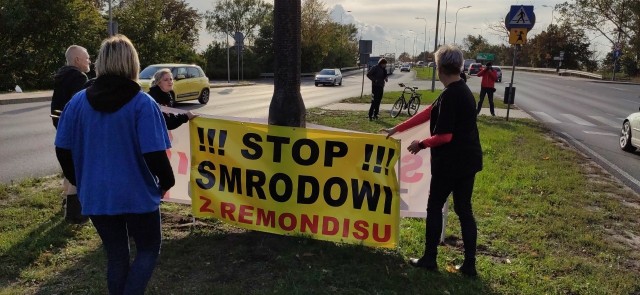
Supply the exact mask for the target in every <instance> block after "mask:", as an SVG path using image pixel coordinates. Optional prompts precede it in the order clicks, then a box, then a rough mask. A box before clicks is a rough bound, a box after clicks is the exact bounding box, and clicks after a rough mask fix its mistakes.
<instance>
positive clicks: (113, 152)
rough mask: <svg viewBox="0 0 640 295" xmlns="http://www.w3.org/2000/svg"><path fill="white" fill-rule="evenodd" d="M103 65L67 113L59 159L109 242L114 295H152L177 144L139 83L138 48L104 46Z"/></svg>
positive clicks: (111, 41)
mask: <svg viewBox="0 0 640 295" xmlns="http://www.w3.org/2000/svg"><path fill="white" fill-rule="evenodd" d="M95 66H96V73H97V79H96V81H95V83H94V84H93V85H92V86H90V87H89V88H87V89H86V90H82V91H80V92H78V93H77V94H76V95H74V96H73V98H72V99H71V101H70V102H69V103H68V104H67V105H66V107H65V108H64V110H63V111H62V115H61V116H60V121H59V124H58V132H57V134H56V139H55V146H56V156H57V157H58V161H59V162H60V166H62V171H63V173H64V175H65V177H67V179H69V182H71V183H72V184H74V185H76V186H77V187H78V195H79V197H80V203H81V204H82V214H83V215H88V216H89V218H90V219H91V221H92V223H93V226H94V227H95V229H96V231H97V232H98V235H100V238H101V239H102V244H103V247H104V249H105V252H106V254H107V260H108V263H107V286H108V289H109V294H144V291H145V289H146V286H147V283H148V282H149V279H150V278H151V275H152V273H153V270H154V268H155V266H156V261H157V259H158V256H159V253H160V245H161V241H162V234H161V227H160V210H159V208H160V199H161V198H162V196H163V195H164V193H165V192H166V191H167V190H169V189H170V188H171V187H172V186H173V185H174V183H175V179H174V176H173V170H172V168H171V164H170V163H169V158H168V157H167V154H166V150H167V149H169V148H170V147H171V142H170V141H169V135H168V132H167V127H166V126H165V123H164V120H163V118H162V113H161V111H160V107H159V106H158V104H156V103H155V102H154V101H153V99H152V98H151V97H150V96H149V95H148V94H146V93H144V92H143V91H142V90H141V89H140V85H139V84H138V83H137V82H136V81H137V80H138V73H139V72H140V61H139V59H138V53H137V51H136V49H135V48H134V47H133V44H132V43H131V41H130V40H129V39H128V38H127V37H125V36H123V35H115V36H112V37H109V38H108V39H106V40H104V41H103V42H102V45H101V46H100V51H99V53H98V58H97V61H96V65H95ZM130 237H131V238H133V240H134V242H135V245H136V252H137V253H136V256H135V258H134V260H133V262H132V263H130V261H129V257H130V252H129V238H130Z"/></svg>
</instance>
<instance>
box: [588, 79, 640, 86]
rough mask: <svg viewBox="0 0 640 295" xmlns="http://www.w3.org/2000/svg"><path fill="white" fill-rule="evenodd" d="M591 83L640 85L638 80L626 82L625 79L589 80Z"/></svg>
mask: <svg viewBox="0 0 640 295" xmlns="http://www.w3.org/2000/svg"><path fill="white" fill-rule="evenodd" d="M589 82H591V83H602V84H620V85H640V83H636V82H625V81H605V80H603V81H589Z"/></svg>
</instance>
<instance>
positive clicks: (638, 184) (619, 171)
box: [562, 132, 640, 187]
mask: <svg viewBox="0 0 640 295" xmlns="http://www.w3.org/2000/svg"><path fill="white" fill-rule="evenodd" d="M562 134H564V136H566V137H567V138H568V139H569V140H570V141H571V142H573V143H574V144H576V145H579V146H580V147H582V148H583V149H584V150H585V151H587V152H588V153H589V154H591V156H594V157H596V158H598V160H600V161H602V163H603V164H605V165H607V166H609V167H610V168H611V169H613V170H615V171H616V172H618V173H620V175H622V176H623V177H624V178H626V179H628V180H629V181H631V182H632V183H633V184H635V185H636V186H637V187H640V181H638V180H637V179H635V178H634V177H633V176H631V175H630V174H629V173H627V172H625V171H624V170H622V169H620V167H618V166H616V165H615V164H613V163H611V162H609V160H607V159H605V158H604V157H602V156H601V155H600V154H598V153H596V152H595V151H594V150H592V149H590V148H589V147H587V146H586V145H584V144H583V143H581V142H579V141H578V140H576V139H575V138H573V137H571V135H569V134H568V133H566V132H562Z"/></svg>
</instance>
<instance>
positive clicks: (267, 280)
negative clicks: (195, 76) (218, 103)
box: [0, 109, 640, 294]
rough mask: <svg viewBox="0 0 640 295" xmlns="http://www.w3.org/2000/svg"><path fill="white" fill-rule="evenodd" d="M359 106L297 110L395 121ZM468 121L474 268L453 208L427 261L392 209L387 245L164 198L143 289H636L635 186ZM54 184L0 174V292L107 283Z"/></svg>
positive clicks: (409, 226) (534, 129) (638, 216)
mask: <svg viewBox="0 0 640 295" xmlns="http://www.w3.org/2000/svg"><path fill="white" fill-rule="evenodd" d="M365 117H366V116H365V114H364V113H362V112H345V111H327V110H321V109H311V110H309V111H308V117H307V118H308V122H309V123H316V124H323V125H327V126H332V127H338V128H345V129H357V130H358V131H365V132H376V131H377V130H379V129H380V128H382V127H388V126H393V125H395V124H397V123H398V122H400V120H401V119H400V118H397V119H391V118H384V119H383V120H379V121H374V122H369V121H366V118H365ZM363 118H365V119H363ZM479 128H480V134H481V141H482V146H483V150H484V163H485V167H484V170H483V171H482V172H480V173H479V174H478V176H477V179H476V185H475V189H474V199H473V203H474V211H475V214H476V219H477V221H478V228H479V241H478V242H479V244H478V249H479V255H478V269H479V273H480V276H479V278H477V279H468V278H465V277H462V276H461V275H459V274H457V273H455V272H454V270H453V265H455V264H457V263H460V262H461V261H462V257H463V254H462V247H461V246H462V244H461V237H460V229H459V224H458V221H457V218H455V215H454V214H453V213H452V215H451V218H449V219H448V224H447V226H448V227H447V238H446V245H444V246H441V247H439V251H440V255H439V256H438V262H439V265H440V269H441V270H440V272H438V273H430V272H425V271H423V270H421V269H414V268H411V267H410V266H408V265H407V264H406V263H405V260H406V259H407V257H415V256H416V255H420V254H421V252H422V247H423V243H424V221H423V220H421V219H412V218H410V219H403V220H402V221H401V242H400V246H399V247H398V248H396V249H394V250H385V249H374V248H367V247H362V246H354V245H346V244H339V243H329V242H322V241H315V240H309V239H306V238H304V237H283V236H276V235H271V234H265V233H259V232H252V231H246V230H242V229H238V228H235V227H232V226H228V225H226V224H223V223H220V222H218V221H215V220H198V221H196V222H195V223H193V222H192V220H191V217H190V216H191V215H190V208H189V207H187V206H184V205H177V204H163V205H162V212H163V214H162V218H163V235H164V243H163V248H162V254H161V255H160V261H159V264H158V267H157V269H156V271H155V273H154V276H153V278H152V280H151V282H150V285H149V288H148V292H147V294H265V293H272V294H637V293H638V292H640V281H639V280H638V279H637V278H638V277H639V276H640V262H639V261H640V251H639V250H640V238H639V237H640V232H639V231H640V226H639V225H640V224H639V221H640V200H639V197H638V195H636V194H635V193H633V192H632V191H630V190H629V189H627V188H626V187H624V186H623V185H621V184H620V183H619V182H617V181H615V180H614V179H612V178H611V177H610V176H609V175H608V174H606V173H604V172H603V171H602V170H601V169H600V168H599V167H597V166H595V165H594V164H592V163H591V161H590V160H589V159H587V158H585V157H584V156H582V155H581V154H579V153H577V152H575V151H574V150H573V149H571V148H569V147H568V146H567V145H566V144H565V143H563V142H561V141H558V140H555V139H554V138H552V137H551V136H549V135H548V131H547V130H545V129H544V128H542V127H541V126H540V125H539V124H537V123H535V122H533V121H530V120H522V119H513V120H510V121H508V122H505V121H504V120H501V119H495V118H492V117H484V116H483V117H480V118H479ZM59 186H60V178H59V177H57V176H56V177H49V178H41V179H31V180H25V181H23V182H21V183H19V184H15V185H0V265H2V268H1V269H0V294H63V293H64V294H105V293H106V278H105V267H106V266H105V264H106V261H105V257H104V254H103V252H102V250H101V244H100V239H99V238H98V236H97V235H96V233H95V230H94V229H93V228H92V227H91V226H90V225H88V224H87V225H84V226H71V225H67V224H65V223H64V221H63V220H62V219H61V212H60V209H61V208H60V188H59ZM426 193H427V192H425V194H426ZM451 209H452V208H451ZM450 212H453V211H450Z"/></svg>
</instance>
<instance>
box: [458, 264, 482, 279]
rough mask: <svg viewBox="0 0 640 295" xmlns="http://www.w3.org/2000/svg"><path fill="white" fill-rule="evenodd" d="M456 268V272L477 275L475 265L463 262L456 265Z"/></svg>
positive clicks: (471, 275)
mask: <svg viewBox="0 0 640 295" xmlns="http://www.w3.org/2000/svg"><path fill="white" fill-rule="evenodd" d="M456 270H458V272H460V273H461V274H463V275H465V276H470V277H477V276H478V271H476V266H475V265H466V264H464V263H463V264H461V265H456Z"/></svg>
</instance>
